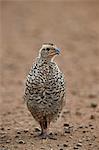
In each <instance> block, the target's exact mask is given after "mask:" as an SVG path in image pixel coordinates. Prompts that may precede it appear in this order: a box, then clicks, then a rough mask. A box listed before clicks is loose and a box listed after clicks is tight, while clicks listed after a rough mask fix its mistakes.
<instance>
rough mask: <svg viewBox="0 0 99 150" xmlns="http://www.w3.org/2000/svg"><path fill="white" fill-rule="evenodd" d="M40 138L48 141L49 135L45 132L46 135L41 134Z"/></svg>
mask: <svg viewBox="0 0 99 150" xmlns="http://www.w3.org/2000/svg"><path fill="white" fill-rule="evenodd" d="M39 138H40V139H47V138H48V135H47V133H46V132H45V133H41V134H39Z"/></svg>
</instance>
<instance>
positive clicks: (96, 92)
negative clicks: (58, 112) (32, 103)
mask: <svg viewBox="0 0 99 150" xmlns="http://www.w3.org/2000/svg"><path fill="white" fill-rule="evenodd" d="M0 7H1V8H0V15H1V16H0V17H1V21H0V25H1V34H0V37H1V47H0V51H1V52H0V58H1V59H0V77H1V78H0V80H1V84H0V95H1V96H0V118H1V121H0V126H1V127H0V150H62V149H63V150H73V149H78V150H99V1H98V0H97V1H95V0H88V2H87V0H86V1H85V0H82V1H79V2H77V1H76V0H74V1H73V0H71V1H70V2H69V1H68V2H65V1H63V2H58V1H56V2H55V1H54V0H53V1H50V2H46V1H45V2H44V1H43V2H40V0H39V2H32V1H28V0H20V1H19V0H18V1H15V0H14V1H10V0H4V1H3V0H2V1H0ZM43 42H53V43H55V44H56V45H57V46H58V47H60V48H61V49H62V50H61V55H60V56H59V57H57V58H56V59H55V60H56V62H57V63H58V65H59V67H60V68H61V70H62V71H63V72H64V74H65V79H66V81H67V82H66V92H67V94H66V105H65V106H64V109H63V114H62V116H61V117H60V118H59V119H58V121H57V122H55V123H52V124H51V126H50V131H49V132H51V131H52V132H53V133H56V135H55V136H56V140H51V139H47V140H40V139H39V138H37V137H34V135H36V134H37V131H35V128H36V127H39V125H38V123H37V122H35V120H34V119H33V118H32V116H31V114H30V113H29V112H28V110H27V107H26V105H25V103H24V100H23V94H24V82H25V79H26V75H27V74H28V71H29V69H30V67H31V65H32V63H33V61H34V60H35V58H36V57H37V55H38V50H39V48H40V46H41V44H42V43H43ZM64 123H65V126H66V127H64ZM66 123H67V124H66ZM68 126H69V127H68ZM65 132H67V133H65Z"/></svg>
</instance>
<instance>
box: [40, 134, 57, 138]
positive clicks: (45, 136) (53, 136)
mask: <svg viewBox="0 0 99 150" xmlns="http://www.w3.org/2000/svg"><path fill="white" fill-rule="evenodd" d="M39 137H40V139H51V140H57V138H56V137H55V135H53V134H52V133H50V134H47V133H41V134H40V135H39Z"/></svg>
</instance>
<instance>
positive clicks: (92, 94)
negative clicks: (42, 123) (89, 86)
mask: <svg viewBox="0 0 99 150" xmlns="http://www.w3.org/2000/svg"><path fill="white" fill-rule="evenodd" d="M88 97H89V98H92V99H93V98H96V97H97V95H96V94H95V93H91V94H89V95H88Z"/></svg>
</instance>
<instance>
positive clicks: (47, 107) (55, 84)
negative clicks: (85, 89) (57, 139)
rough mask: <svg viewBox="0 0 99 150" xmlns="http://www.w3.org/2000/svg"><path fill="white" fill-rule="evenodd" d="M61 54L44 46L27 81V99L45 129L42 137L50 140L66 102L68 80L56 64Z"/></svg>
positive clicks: (50, 46) (53, 45) (35, 116)
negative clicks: (55, 123) (55, 122)
mask: <svg viewBox="0 0 99 150" xmlns="http://www.w3.org/2000/svg"><path fill="white" fill-rule="evenodd" d="M60 52H61V50H60V49H59V48H58V47H57V46H56V45H55V44H52V43H43V44H42V46H41V48H40V50H39V54H38V57H37V58H36V60H35V62H34V63H33V65H32V67H31V69H30V71H29V74H28V75H27V78H26V83H25V92H24V99H25V100H26V104H27V108H28V110H29V111H30V113H31V114H32V116H33V118H34V119H35V120H36V121H37V122H38V123H39V125H40V127H41V133H40V135H39V136H40V137H41V138H42V139H46V138H47V137H48V133H47V132H48V127H49V125H50V123H51V122H53V121H54V120H57V118H58V117H59V116H60V113H61V111H62V109H63V105H64V101H65V98H64V97H65V79H64V74H63V73H62V72H61V71H60V69H59V67H58V65H57V64H56V62H55V61H54V58H55V56H57V55H59V54H60Z"/></svg>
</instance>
